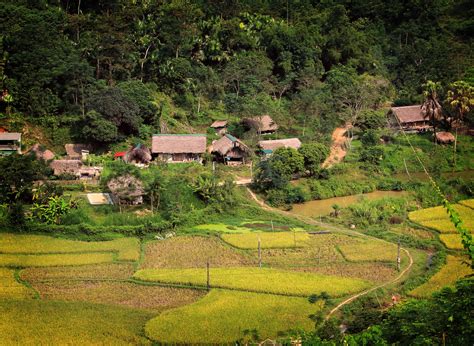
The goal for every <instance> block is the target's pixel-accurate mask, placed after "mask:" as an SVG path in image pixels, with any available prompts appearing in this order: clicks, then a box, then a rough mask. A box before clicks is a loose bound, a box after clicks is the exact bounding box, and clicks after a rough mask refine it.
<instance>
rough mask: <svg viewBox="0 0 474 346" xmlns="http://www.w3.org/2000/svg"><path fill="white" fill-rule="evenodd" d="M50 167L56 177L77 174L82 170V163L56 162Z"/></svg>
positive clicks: (74, 161)
mask: <svg viewBox="0 0 474 346" xmlns="http://www.w3.org/2000/svg"><path fill="white" fill-rule="evenodd" d="M49 166H50V167H51V168H52V169H53V170H54V175H61V174H65V173H68V174H77V173H78V172H79V170H80V169H81V168H82V161H79V160H54V161H52V162H51V163H50V164H49Z"/></svg>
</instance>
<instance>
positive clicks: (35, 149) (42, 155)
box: [26, 143, 55, 161]
mask: <svg viewBox="0 0 474 346" xmlns="http://www.w3.org/2000/svg"><path fill="white" fill-rule="evenodd" d="M26 153H27V154H32V155H34V156H35V158H36V159H37V160H44V161H51V160H53V159H54V157H55V155H54V153H53V152H52V151H51V150H49V149H46V148H44V147H42V146H41V145H39V144H38V143H36V144H35V145H33V146H32V147H31V148H30V149H29V150H28V151H27V152H26Z"/></svg>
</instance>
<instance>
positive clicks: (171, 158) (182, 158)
mask: <svg viewBox="0 0 474 346" xmlns="http://www.w3.org/2000/svg"><path fill="white" fill-rule="evenodd" d="M156 157H157V159H158V160H162V161H166V162H192V161H199V162H201V161H202V158H201V154H191V153H179V154H158V155H157V156H156Z"/></svg>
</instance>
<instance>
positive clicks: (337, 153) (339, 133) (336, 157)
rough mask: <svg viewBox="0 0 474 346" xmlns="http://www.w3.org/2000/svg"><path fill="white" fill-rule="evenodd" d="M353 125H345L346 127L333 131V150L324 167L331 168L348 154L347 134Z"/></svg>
mask: <svg viewBox="0 0 474 346" xmlns="http://www.w3.org/2000/svg"><path fill="white" fill-rule="evenodd" d="M351 127H352V126H351V125H345V126H344V127H337V128H336V129H335V130H334V131H333V133H332V136H331V138H332V144H331V151H330V153H329V156H328V158H327V159H326V160H325V161H324V162H323V165H322V167H323V168H329V167H331V166H333V165H334V164H336V163H339V162H341V161H342V160H344V157H345V156H346V154H347V150H346V142H347V137H346V136H345V134H346V132H347V130H348V129H350V128H351Z"/></svg>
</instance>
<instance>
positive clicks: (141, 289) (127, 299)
mask: <svg viewBox="0 0 474 346" xmlns="http://www.w3.org/2000/svg"><path fill="white" fill-rule="evenodd" d="M30 283H31V285H32V286H33V287H34V288H35V289H36V290H37V291H38V292H39V294H40V296H41V298H42V299H47V300H62V301H82V302H91V303H98V304H107V305H119V306H125V307H129V308H135V309H145V310H150V311H155V312H157V311H162V310H166V309H171V308H175V307H178V306H182V305H187V304H191V303H193V302H194V301H196V300H197V299H199V298H201V297H202V296H204V295H205V293H206V291H203V290H193V289H176V288H169V287H159V286H144V285H137V284H134V283H131V282H107V281H57V280H56V281H50V282H41V281H38V282H35V281H30Z"/></svg>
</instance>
